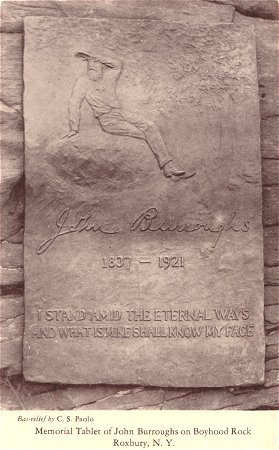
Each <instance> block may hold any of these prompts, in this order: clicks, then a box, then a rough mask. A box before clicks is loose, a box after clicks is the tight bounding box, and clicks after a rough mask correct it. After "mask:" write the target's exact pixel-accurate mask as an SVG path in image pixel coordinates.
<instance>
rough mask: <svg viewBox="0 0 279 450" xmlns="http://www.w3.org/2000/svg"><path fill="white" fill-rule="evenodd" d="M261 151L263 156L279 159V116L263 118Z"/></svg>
mask: <svg viewBox="0 0 279 450" xmlns="http://www.w3.org/2000/svg"><path fill="white" fill-rule="evenodd" d="M275 95H276V94H275ZM261 152H262V157H263V158H270V159H279V116H278V117H269V118H266V119H262V120H261Z"/></svg>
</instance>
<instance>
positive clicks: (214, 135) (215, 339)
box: [24, 18, 264, 387]
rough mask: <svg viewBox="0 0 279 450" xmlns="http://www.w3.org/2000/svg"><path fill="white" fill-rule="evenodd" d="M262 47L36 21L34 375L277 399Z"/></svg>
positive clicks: (27, 361) (29, 97)
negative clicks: (268, 286)
mask: <svg viewBox="0 0 279 450" xmlns="http://www.w3.org/2000/svg"><path fill="white" fill-rule="evenodd" d="M255 61H256V60H255V42H254V34H253V29H252V28H249V27H246V26H245V27H243V26H236V25H229V24H225V25H214V26H201V25H199V26H193V27H191V26H183V25H182V24H173V23H172V24H169V23H165V22H162V21H155V20H130V19H129V20H128V19H123V20H122V19H119V20H115V19H114V20H109V19H88V20H87V19H69V18H66V19H50V18H28V19H27V20H26V22H25V50H24V84H25V92H24V116H25V138H26V155H25V164H26V224H25V302H26V303H25V304H26V321H25V338H24V375H25V378H26V379H28V380H32V381H41V382H61V383H111V384H127V383H128V384H136V385H155V386H184V387H185V386H189V387H190V386H192V387H194V386H196V387H201V386H213V387H217V386H231V385H244V384H256V383H262V382H263V374H264V333H263V246H262V217H261V211H262V207H261V170H260V167H261V161H260V149H259V106H258V90H257V72H256V62H255Z"/></svg>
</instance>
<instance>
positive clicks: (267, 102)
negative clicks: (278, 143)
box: [234, 13, 279, 118]
mask: <svg viewBox="0 0 279 450" xmlns="http://www.w3.org/2000/svg"><path fill="white" fill-rule="evenodd" d="M234 23H238V24H243V25H245V24H247V25H248V24H252V25H254V27H255V32H256V48H257V63H258V79H259V87H260V108H261V116H262V118H265V117H270V116H277V115H278V114H279V105H278V86H279V85H278V77H279V74H278V55H279V47H278V23H277V22H274V21H271V20H263V19H254V18H251V17H245V16H242V15H241V14H238V13H236V14H235V16H234Z"/></svg>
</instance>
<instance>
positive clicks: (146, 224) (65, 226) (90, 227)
mask: <svg viewBox="0 0 279 450" xmlns="http://www.w3.org/2000/svg"><path fill="white" fill-rule="evenodd" d="M70 212H71V210H70V208H66V209H64V211H63V212H62V214H60V216H59V217H58V219H57V221H56V226H57V230H56V232H55V233H54V234H53V235H52V236H51V237H49V238H48V239H46V240H45V241H43V242H42V243H41V244H40V245H39V247H38V249H37V251H36V253H37V255H41V254H42V253H44V252H45V251H46V250H48V249H49V248H50V247H51V246H52V245H53V244H54V243H55V242H56V240H57V239H58V238H60V237H61V236H64V235H65V234H72V233H81V232H82V231H87V232H88V231H91V232H94V233H97V232H99V233H103V234H110V235H113V234H118V233H121V232H125V231H131V232H136V231H141V232H148V231H149V232H169V233H174V232H177V233H182V232H186V233H192V232H197V231H204V232H207V233H212V234H214V235H215V239H214V241H213V243H212V248H215V247H216V245H217V243H218V241H219V239H220V237H221V236H222V234H223V233H226V232H228V231H233V232H236V233H238V232H239V231H240V232H244V233H246V232H247V231H249V229H250V222H249V221H243V223H242V225H238V226H237V225H236V224H235V219H236V215H237V213H236V211H233V212H232V213H231V214H230V216H229V219H228V220H222V221H219V222H218V223H217V224H216V225H214V224H213V223H207V222H196V223H187V222H184V223H179V224H178V223H175V222H172V221H170V220H162V219H159V218H158V210H157V208H148V209H147V210H146V211H145V212H143V213H142V214H140V215H139V216H138V217H137V218H136V220H135V221H134V222H133V223H132V224H131V225H130V227H129V230H121V229H119V228H118V227H115V226H112V227H111V228H107V227H105V226H104V225H102V224H96V223H95V221H94V220H95V219H94V217H93V215H92V214H91V213H89V214H87V215H86V216H82V217H80V218H79V219H77V220H76V221H75V222H74V223H72V224H70V223H69V216H70Z"/></svg>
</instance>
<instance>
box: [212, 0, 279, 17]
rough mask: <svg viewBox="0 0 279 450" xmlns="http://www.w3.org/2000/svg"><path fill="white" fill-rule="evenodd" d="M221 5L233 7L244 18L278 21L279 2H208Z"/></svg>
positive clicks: (251, 0)
mask: <svg viewBox="0 0 279 450" xmlns="http://www.w3.org/2000/svg"><path fill="white" fill-rule="evenodd" d="M206 1H209V2H211V1H212V2H214V3H219V4H220V5H233V6H234V7H235V8H236V10H237V11H238V12H239V13H241V14H243V15H244V16H251V17H260V18H262V19H273V20H276V19H278V1H277V0H206Z"/></svg>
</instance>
